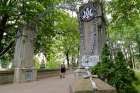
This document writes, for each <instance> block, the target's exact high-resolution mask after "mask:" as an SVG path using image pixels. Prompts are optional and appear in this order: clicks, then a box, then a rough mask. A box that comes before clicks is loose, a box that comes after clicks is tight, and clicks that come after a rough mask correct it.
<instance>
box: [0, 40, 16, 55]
mask: <svg viewBox="0 0 140 93" xmlns="http://www.w3.org/2000/svg"><path fill="white" fill-rule="evenodd" d="M14 44H15V40H13V41H11V42H10V44H9V45H8V46H7V47H6V48H5V49H3V50H2V52H0V57H1V56H2V55H4V54H5V53H6V52H8V50H9V49H10V48H11V47H12V46H13V45H14Z"/></svg>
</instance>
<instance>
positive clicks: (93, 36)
mask: <svg viewBox="0 0 140 93" xmlns="http://www.w3.org/2000/svg"><path fill="white" fill-rule="evenodd" d="M101 5H102V4H101V2H99V1H95V2H92V1H89V2H88V3H86V4H84V5H82V6H81V7H80V9H79V15H80V60H81V63H82V65H85V64H86V62H89V64H88V65H89V66H93V65H95V64H96V63H97V62H98V61H99V56H100V54H101V51H102V47H103V45H104V42H105V41H106V40H105V39H106V35H105V18H104V15H103V9H102V6H101Z"/></svg>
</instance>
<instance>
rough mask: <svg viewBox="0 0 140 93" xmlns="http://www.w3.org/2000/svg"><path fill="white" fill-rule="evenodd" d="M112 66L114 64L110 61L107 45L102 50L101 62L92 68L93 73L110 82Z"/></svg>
mask: <svg viewBox="0 0 140 93" xmlns="http://www.w3.org/2000/svg"><path fill="white" fill-rule="evenodd" d="M112 64H113V63H112V61H111V59H110V51H109V47H108V45H107V44H105V45H104V47H103V49H102V54H101V62H99V63H98V64H97V65H96V66H95V67H93V68H92V73H93V74H97V75H98V76H99V77H100V78H102V79H103V80H104V79H107V80H109V79H110V72H111V71H110V69H111V66H112Z"/></svg>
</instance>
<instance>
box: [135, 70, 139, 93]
mask: <svg viewBox="0 0 140 93" xmlns="http://www.w3.org/2000/svg"><path fill="white" fill-rule="evenodd" d="M135 75H136V77H137V78H138V81H137V82H134V86H135V87H136V89H137V90H138V93H140V72H138V71H136V72H135Z"/></svg>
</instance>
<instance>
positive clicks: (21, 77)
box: [13, 24, 36, 83]
mask: <svg viewBox="0 0 140 93" xmlns="http://www.w3.org/2000/svg"><path fill="white" fill-rule="evenodd" d="M16 38H17V39H16V46H15V54H14V62H13V67H14V69H15V72H14V82H15V83H20V82H25V81H32V80H36V69H35V67H34V64H33V42H34V38H35V29H34V28H33V27H32V26H31V25H29V24H28V25H25V26H24V27H23V29H21V30H19V31H18V32H17V36H16Z"/></svg>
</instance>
